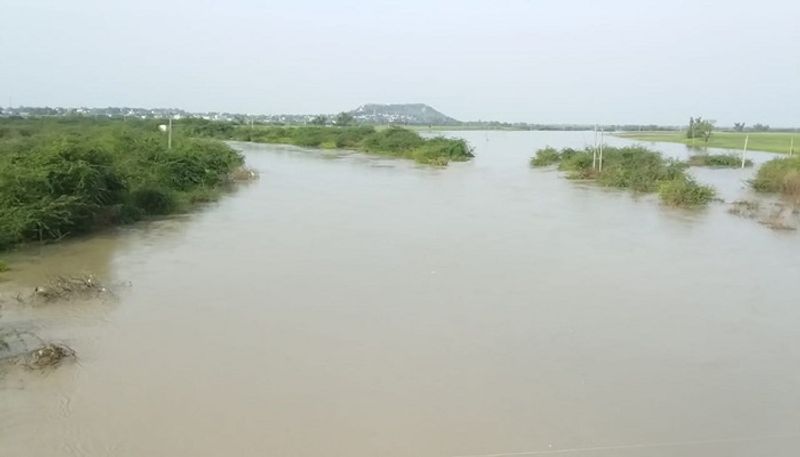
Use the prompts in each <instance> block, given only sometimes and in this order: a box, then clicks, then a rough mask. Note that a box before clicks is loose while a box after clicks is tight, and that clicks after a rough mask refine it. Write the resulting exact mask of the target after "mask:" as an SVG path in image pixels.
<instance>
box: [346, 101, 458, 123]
mask: <svg viewBox="0 0 800 457" xmlns="http://www.w3.org/2000/svg"><path fill="white" fill-rule="evenodd" d="M350 114H352V115H353V117H354V118H355V119H356V120H357V121H359V122H364V123H369V124H387V123H392V124H412V125H456V124H460V123H461V122H460V121H458V120H456V119H453V118H452V117H450V116H446V115H444V114H442V113H440V112H439V111H437V110H435V109H433V108H431V107H430V106H428V105H426V104H424V103H405V104H391V105H386V104H378V103H370V104H367V105H361V106H359V107H358V108H356V109H354V110H353V111H350Z"/></svg>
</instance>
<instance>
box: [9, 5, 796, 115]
mask: <svg viewBox="0 0 800 457" xmlns="http://www.w3.org/2000/svg"><path fill="white" fill-rule="evenodd" d="M0 53H2V55H0V59H1V60H0V105H3V106H5V105H7V104H8V103H9V97H10V101H11V103H12V104H13V105H14V106H17V105H36V106H45V105H48V106H136V107H177V108H184V109H187V110H192V111H233V112H242V113H273V114H274V113H334V112H339V111H343V110H349V109H352V108H355V107H356V106H358V105H360V104H363V103H369V102H376V103H408V102H422V103H428V104H430V105H432V106H434V107H435V108H437V109H439V110H440V111H443V112H444V113H445V114H449V115H451V116H453V117H456V118H458V119H461V120H478V119H482V120H502V121H528V122H542V123H544V122H575V123H594V122H600V123H665V124H681V123H685V122H687V119H688V117H689V116H690V115H701V116H704V117H708V118H711V119H716V120H717V121H718V122H719V123H720V124H723V125H729V124H732V123H733V122H735V121H745V122H748V123H750V124H752V123H755V122H762V123H769V124H771V125H773V126H778V125H787V126H788V125H792V126H798V125H800V87H799V86H800V1H798V0H760V1H741V0H712V1H702V0H691V1H689V0H672V1H670V0H662V1H648V0H603V1H590V0H558V1H557V0H546V1H545V0H494V1H491V0H441V1H437V0H402V1H381V0H375V1H354V0H336V1H322V0H286V1H270V0H262V1H256V0H228V1H221V0H220V1H213V2H212V1H207V0H178V1H168V0H114V1H110V0H70V1H66V0H0Z"/></svg>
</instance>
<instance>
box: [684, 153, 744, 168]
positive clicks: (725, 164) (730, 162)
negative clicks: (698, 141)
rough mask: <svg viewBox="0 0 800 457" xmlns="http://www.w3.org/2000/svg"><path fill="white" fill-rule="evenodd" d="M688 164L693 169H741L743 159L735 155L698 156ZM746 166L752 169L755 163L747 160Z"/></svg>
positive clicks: (690, 159) (692, 157)
mask: <svg viewBox="0 0 800 457" xmlns="http://www.w3.org/2000/svg"><path fill="white" fill-rule="evenodd" d="M688 163H689V165H691V166H693V167H713V168H740V167H741V166H742V158H741V157H738V156H735V155H733V154H697V155H693V156H691V157H689V162H688ZM744 166H746V167H752V166H753V161H752V160H750V159H745V162H744Z"/></svg>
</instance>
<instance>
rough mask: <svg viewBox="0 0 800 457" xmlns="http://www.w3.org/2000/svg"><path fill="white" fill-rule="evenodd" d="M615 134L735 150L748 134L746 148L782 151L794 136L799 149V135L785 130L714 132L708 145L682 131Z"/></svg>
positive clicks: (741, 146) (795, 149)
mask: <svg viewBox="0 0 800 457" xmlns="http://www.w3.org/2000/svg"><path fill="white" fill-rule="evenodd" d="M616 136H619V137H621V138H629V139H633V140H640V141H653V142H659V141H663V142H667V143H682V144H686V145H689V146H696V147H698V148H699V147H704V146H708V147H711V148H722V149H736V150H742V149H743V148H744V140H745V137H747V136H749V137H750V139H749V140H748V143H747V149H748V150H751V151H766V152H782V153H788V152H789V147H790V145H791V144H792V138H794V152H795V153H797V152H798V149H800V135H799V134H795V133H785V132H749V133H748V132H714V133H712V134H711V139H710V140H709V142H708V145H706V143H705V142H704V141H703V140H702V139H700V138H695V139H694V140H692V139H690V138H686V132H683V131H680V132H678V131H675V132H628V133H617V134H616Z"/></svg>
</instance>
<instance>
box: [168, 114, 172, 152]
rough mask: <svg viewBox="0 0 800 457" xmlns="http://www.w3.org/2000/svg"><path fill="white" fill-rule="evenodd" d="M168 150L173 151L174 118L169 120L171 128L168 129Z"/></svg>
mask: <svg viewBox="0 0 800 457" xmlns="http://www.w3.org/2000/svg"><path fill="white" fill-rule="evenodd" d="M167 132H168V133H167V149H172V118H171V117H170V118H169V127H168V128H167Z"/></svg>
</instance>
